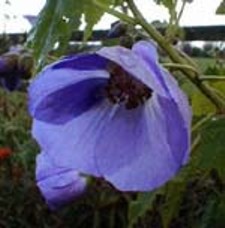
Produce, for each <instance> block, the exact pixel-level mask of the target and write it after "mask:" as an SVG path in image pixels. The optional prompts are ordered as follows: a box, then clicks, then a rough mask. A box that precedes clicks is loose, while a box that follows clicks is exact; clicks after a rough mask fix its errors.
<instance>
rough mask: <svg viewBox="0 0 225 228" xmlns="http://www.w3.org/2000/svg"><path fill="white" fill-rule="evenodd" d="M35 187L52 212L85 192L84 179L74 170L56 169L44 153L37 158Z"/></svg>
mask: <svg viewBox="0 0 225 228" xmlns="http://www.w3.org/2000/svg"><path fill="white" fill-rule="evenodd" d="M36 179H37V185H38V187H39V188H40V190H41V192H42V194H43V196H44V198H45V199H46V201H47V204H48V205H49V207H50V208H51V209H53V210H55V209H57V208H59V207H61V206H63V205H64V204H66V203H68V202H70V201H71V200H73V199H76V198H77V197H79V196H80V195H81V194H82V193H83V192H84V190H85V187H86V181H85V178H83V177H80V176H79V174H78V173H77V172H76V171H75V170H71V169H67V168H63V167H58V166H57V165H56V164H54V163H53V162H52V161H51V159H50V158H49V156H48V154H47V153H46V152H41V153H40V154H39V155H38V157H37V168H36Z"/></svg>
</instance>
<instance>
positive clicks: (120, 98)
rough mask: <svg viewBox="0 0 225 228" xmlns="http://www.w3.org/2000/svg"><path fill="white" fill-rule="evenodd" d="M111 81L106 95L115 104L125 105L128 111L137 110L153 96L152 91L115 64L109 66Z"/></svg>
mask: <svg viewBox="0 0 225 228" xmlns="http://www.w3.org/2000/svg"><path fill="white" fill-rule="evenodd" d="M108 71H109V73H110V79H109V82H108V84H107V86H106V94H107V97H108V98H109V100H110V101H111V102H112V103H113V104H116V103H124V104H125V107H126V108H127V109H133V108H136V107H137V106H138V105H140V104H143V103H144V102H145V101H146V100H148V99H149V98H150V97H151V95H152V90H151V89H150V88H148V87H147V86H146V85H145V84H143V83H142V82H141V81H139V80H138V79H136V78H134V77H133V76H132V75H131V74H129V73H128V72H126V71H125V70H124V69H123V68H122V67H120V66H119V65H117V64H115V63H110V64H109V66H108Z"/></svg>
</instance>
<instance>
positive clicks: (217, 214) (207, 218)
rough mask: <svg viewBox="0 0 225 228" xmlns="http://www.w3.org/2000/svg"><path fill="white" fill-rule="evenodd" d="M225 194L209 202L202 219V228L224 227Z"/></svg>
mask: <svg viewBox="0 0 225 228" xmlns="http://www.w3.org/2000/svg"><path fill="white" fill-rule="evenodd" d="M224 218H225V194H222V195H221V196H220V197H217V198H215V197H214V198H212V199H211V200H209V201H208V203H207V205H206V208H205V212H204V214H203V216H202V219H201V224H200V225H199V227H200V228H211V227H218V228H219V227H221V228H222V227H224Z"/></svg>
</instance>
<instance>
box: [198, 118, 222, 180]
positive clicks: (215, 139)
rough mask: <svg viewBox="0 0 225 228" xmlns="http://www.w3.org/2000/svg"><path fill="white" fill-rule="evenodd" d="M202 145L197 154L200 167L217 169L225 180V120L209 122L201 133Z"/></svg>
mask: <svg viewBox="0 0 225 228" xmlns="http://www.w3.org/2000/svg"><path fill="white" fill-rule="evenodd" d="M201 134H202V137H201V143H200V146H199V149H198V150H197V151H196V152H195V156H197V158H196V159H197V163H198V167H199V168H201V169H206V170H211V169H215V170H217V171H218V174H219V175H220V176H221V178H222V179H224V178H225V146H224V145H225V144H224V140H225V118H222V119H216V120H213V121H211V122H209V123H208V124H207V125H206V126H205V127H204V128H203V129H202V131H201Z"/></svg>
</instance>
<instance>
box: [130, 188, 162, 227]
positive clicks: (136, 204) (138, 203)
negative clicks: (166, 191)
mask: <svg viewBox="0 0 225 228" xmlns="http://www.w3.org/2000/svg"><path fill="white" fill-rule="evenodd" d="M158 193H159V191H153V192H146V193H139V194H138V197H137V199H136V200H134V201H131V202H130V204H129V209H128V221H129V227H133V226H134V225H135V224H136V223H137V221H138V219H139V218H141V217H142V216H144V215H145V214H146V212H147V211H148V210H151V208H152V206H153V202H154V200H155V198H156V196H157V194H158Z"/></svg>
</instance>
